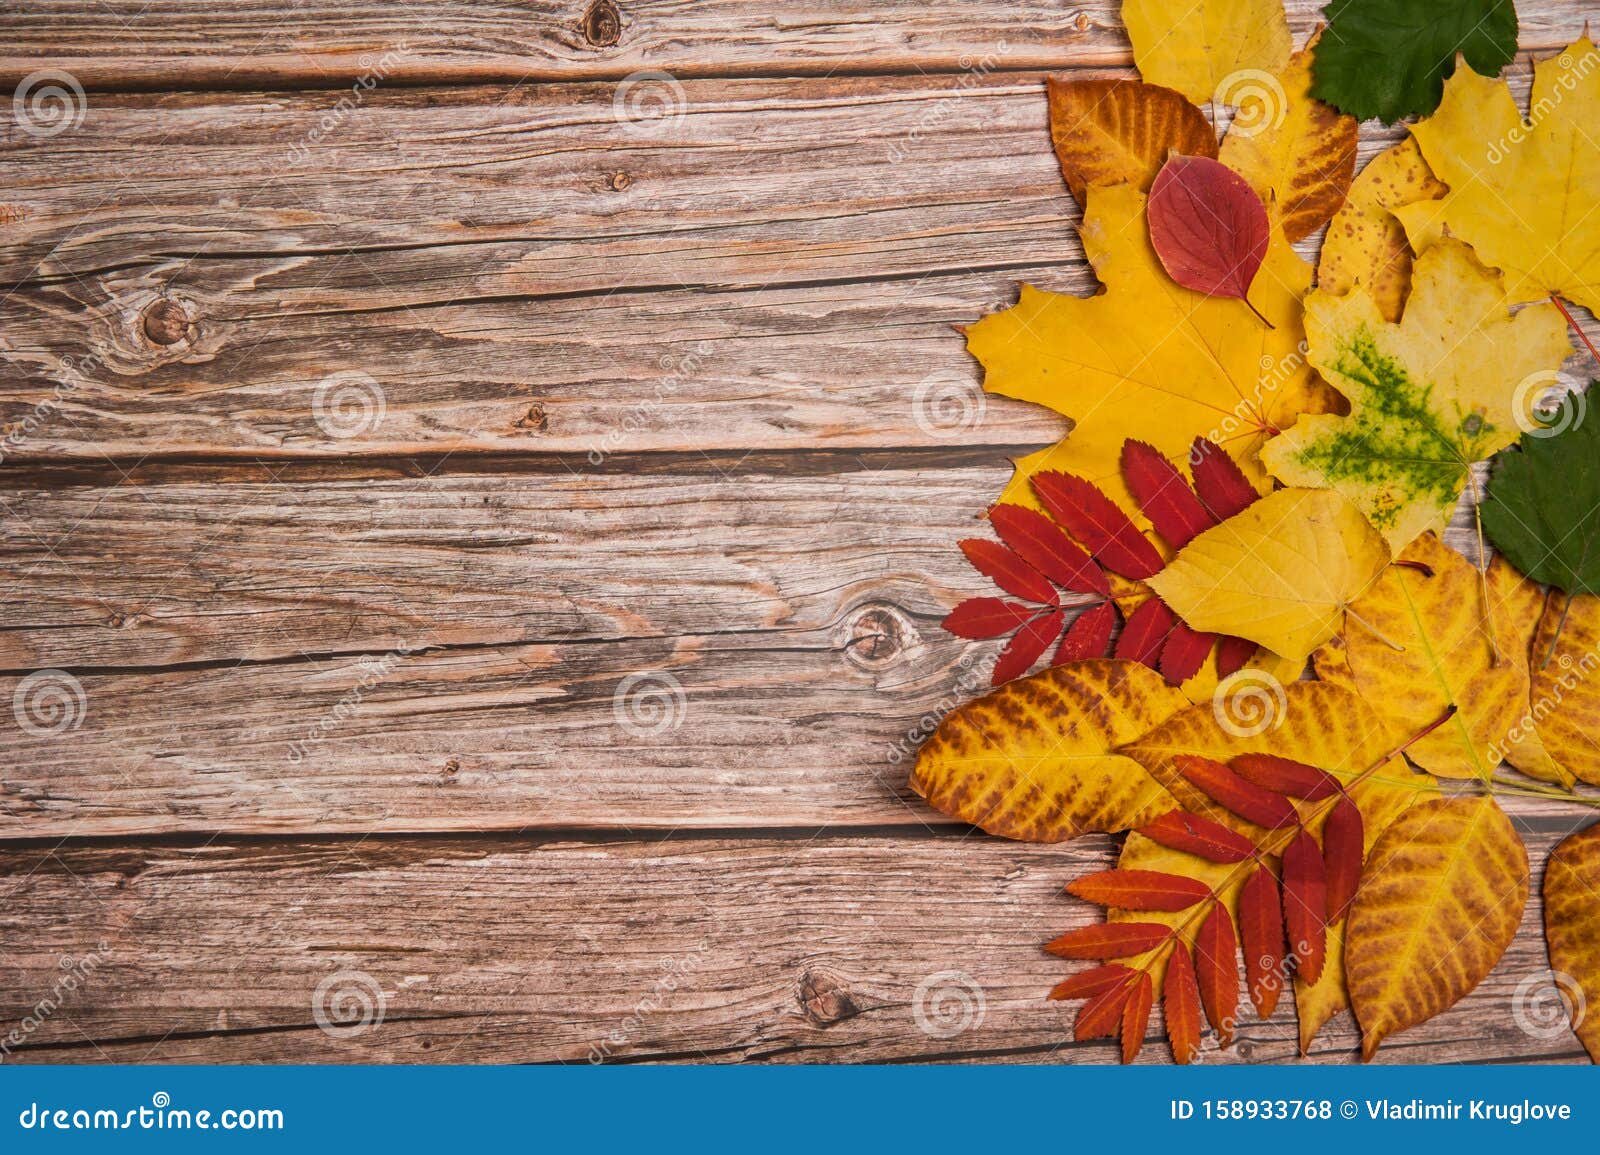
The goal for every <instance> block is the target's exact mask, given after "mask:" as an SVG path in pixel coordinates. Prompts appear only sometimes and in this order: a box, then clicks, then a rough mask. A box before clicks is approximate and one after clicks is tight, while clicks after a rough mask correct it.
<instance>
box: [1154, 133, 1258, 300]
mask: <svg viewBox="0 0 1600 1155" xmlns="http://www.w3.org/2000/svg"><path fill="white" fill-rule="evenodd" d="M1147 216H1148V219H1149V221H1150V244H1151V246H1152V247H1153V248H1154V249H1155V251H1156V257H1157V258H1158V259H1159V260H1160V261H1161V267H1162V268H1164V269H1166V270H1167V275H1168V276H1170V277H1171V278H1172V279H1173V280H1174V281H1177V282H1178V284H1180V285H1182V286H1183V287H1184V288H1186V289H1193V290H1194V291H1195V292H1197V293H1204V294H1205V295H1206V296H1208V297H1233V298H1237V299H1239V300H1248V297H1249V292H1250V284H1251V282H1252V281H1254V280H1255V277H1256V272H1257V271H1258V270H1259V269H1260V268H1261V262H1262V261H1263V260H1264V259H1265V258H1266V255H1267V245H1268V243H1269V241H1270V240H1271V234H1270V231H1269V228H1268V225H1267V210H1266V207H1265V206H1264V205H1262V203H1261V198H1260V197H1259V196H1257V195H1256V193H1255V190H1254V189H1252V188H1251V187H1250V185H1249V184H1248V183H1247V182H1246V181H1245V179H1244V178H1243V177H1241V176H1240V175H1239V174H1238V173H1236V172H1234V171H1233V170H1232V169H1230V168H1228V167H1227V165H1224V164H1219V163H1218V162H1216V161H1214V160H1209V159H1207V158H1205V157H1198V156H1175V157H1172V158H1171V159H1169V160H1168V161H1167V163H1166V164H1164V165H1162V166H1161V171H1160V172H1159V173H1157V174H1156V179H1155V180H1154V181H1153V182H1152V183H1151V185H1150V201H1149V204H1148V206H1147Z"/></svg>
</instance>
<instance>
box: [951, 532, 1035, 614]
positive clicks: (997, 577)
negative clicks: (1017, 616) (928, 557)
mask: <svg viewBox="0 0 1600 1155" xmlns="http://www.w3.org/2000/svg"><path fill="white" fill-rule="evenodd" d="M959 544H960V546H961V552H962V553H964V554H966V555H967V560H968V561H970V562H971V563H972V568H973V569H975V570H977V571H978V572H979V573H981V574H982V575H983V576H984V577H986V578H989V579H990V580H991V581H993V582H994V584H995V585H997V586H999V587H1000V588H1001V589H1003V590H1005V591H1006V593H1008V594H1014V595H1016V596H1017V597H1019V598H1027V599H1028V600H1029V601H1035V602H1043V603H1044V604H1045V605H1054V604H1055V601H1056V588H1055V586H1053V585H1051V584H1050V580H1049V579H1048V578H1046V577H1045V576H1044V575H1043V574H1042V573H1040V572H1039V571H1038V570H1036V569H1034V568H1033V567H1032V566H1031V565H1029V564H1028V563H1027V562H1025V561H1023V560H1022V559H1021V558H1020V557H1018V556H1017V555H1016V553H1015V552H1013V551H1012V550H1009V549H1007V548H1006V547H1005V546H1003V545H1001V544H1000V543H999V542H997V541H985V540H984V539H983V538H981V537H969V538H967V539H966V540H965V541H962V542H960V543H959Z"/></svg>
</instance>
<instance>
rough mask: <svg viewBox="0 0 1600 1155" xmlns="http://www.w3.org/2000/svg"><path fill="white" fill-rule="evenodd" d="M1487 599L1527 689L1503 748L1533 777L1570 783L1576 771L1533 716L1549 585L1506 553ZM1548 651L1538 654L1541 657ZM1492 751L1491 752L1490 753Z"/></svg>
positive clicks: (1503, 647)
mask: <svg viewBox="0 0 1600 1155" xmlns="http://www.w3.org/2000/svg"><path fill="white" fill-rule="evenodd" d="M1488 581H1489V605H1490V607H1491V611H1490V612H1491V615H1492V617H1493V619H1494V627H1495V634H1496V636H1497V637H1498V638H1499V639H1500V653H1501V656H1502V657H1503V658H1504V659H1505V660H1506V661H1508V662H1512V663H1515V664H1516V666H1517V667H1518V668H1519V669H1520V670H1522V671H1523V672H1524V673H1525V674H1526V675H1527V682H1528V691H1527V694H1526V695H1525V696H1524V697H1523V698H1522V700H1521V701H1520V702H1519V703H1518V705H1519V712H1518V716H1517V718H1516V720H1515V721H1514V722H1513V723H1512V724H1511V728H1510V730H1508V731H1507V732H1506V734H1505V735H1504V737H1503V739H1502V744H1501V750H1500V754H1501V756H1502V757H1504V758H1505V760H1506V761H1507V762H1509V763H1511V765H1513V766H1515V767H1516V768H1517V769H1518V770H1520V771H1522V773H1524V774H1526V775H1527V776H1528V777H1530V778H1538V779H1540V780H1541V781H1544V782H1555V783H1557V784H1559V785H1561V786H1566V787H1568V788H1570V787H1571V786H1572V783H1573V781H1574V778H1573V775H1572V772H1571V771H1569V770H1568V769H1567V768H1566V767H1565V766H1563V765H1562V764H1561V763H1560V762H1558V761H1556V759H1555V758H1554V757H1552V756H1551V754H1550V751H1549V749H1548V748H1547V747H1546V746H1545V744H1544V739H1543V738H1541V737H1540V736H1539V726H1538V721H1537V719H1535V717H1534V713H1533V709H1534V697H1533V679H1534V673H1535V671H1534V668H1533V661H1532V656H1533V641H1534V635H1535V633H1536V632H1537V630H1538V628H1539V621H1540V619H1541V618H1543V617H1544V606H1545V602H1546V600H1548V594H1547V592H1546V590H1545V588H1544V587H1543V586H1542V585H1540V584H1539V583H1538V582H1534V581H1530V580H1529V579H1527V578H1525V577H1523V576H1522V575H1521V574H1520V573H1518V572H1517V571H1516V570H1515V569H1514V568H1513V567H1512V566H1511V564H1510V563H1509V562H1507V561H1506V559H1505V558H1504V557H1501V556H1499V555H1498V554H1497V555H1496V556H1495V558H1494V560H1493V561H1491V562H1490V563H1489V573H1488ZM1543 657H1544V655H1542V654H1541V655H1540V660H1543ZM1492 756H1493V754H1492V753H1491V757H1492Z"/></svg>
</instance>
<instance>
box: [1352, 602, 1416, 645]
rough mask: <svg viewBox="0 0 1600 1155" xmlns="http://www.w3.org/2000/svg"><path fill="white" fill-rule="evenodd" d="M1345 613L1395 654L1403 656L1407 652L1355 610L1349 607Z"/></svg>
mask: <svg viewBox="0 0 1600 1155" xmlns="http://www.w3.org/2000/svg"><path fill="white" fill-rule="evenodd" d="M1344 612H1345V613H1346V614H1347V615H1348V616H1350V617H1352V618H1354V619H1355V620H1356V621H1358V622H1359V623H1361V625H1362V626H1364V627H1365V628H1366V630H1367V632H1368V633H1370V634H1371V635H1372V636H1373V637H1375V638H1377V639H1378V640H1379V641H1380V642H1382V643H1383V644H1384V645H1386V646H1388V647H1389V648H1390V649H1391V650H1393V651H1394V652H1395V653H1397V654H1403V653H1405V652H1406V648H1405V647H1404V646H1402V645H1401V644H1400V643H1399V642H1397V641H1395V640H1394V639H1393V638H1391V637H1390V636H1389V635H1388V634H1386V633H1384V632H1383V631H1382V630H1380V629H1379V628H1378V627H1377V626H1375V625H1373V624H1372V623H1371V622H1369V621H1367V619H1366V618H1364V617H1362V616H1361V615H1360V614H1358V613H1356V612H1355V610H1353V609H1351V608H1350V607H1349V606H1345V608H1344Z"/></svg>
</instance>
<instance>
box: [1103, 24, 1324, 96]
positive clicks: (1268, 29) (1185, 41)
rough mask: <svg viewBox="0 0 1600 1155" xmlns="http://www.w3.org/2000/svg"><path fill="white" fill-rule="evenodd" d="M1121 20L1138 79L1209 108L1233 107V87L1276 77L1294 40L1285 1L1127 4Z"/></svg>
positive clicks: (1287, 56) (1286, 59) (1287, 57)
mask: <svg viewBox="0 0 1600 1155" xmlns="http://www.w3.org/2000/svg"><path fill="white" fill-rule="evenodd" d="M1122 22H1123V23H1124V24H1126V25H1127V27H1128V39H1129V40H1131V41H1133V60H1134V63H1135V64H1137V65H1138V66H1139V75H1140V76H1143V77H1144V78H1145V79H1146V80H1149V81H1152V82H1153V83H1155V84H1165V85H1166V86H1167V87H1168V88H1176V89H1177V90H1178V91H1179V92H1181V93H1183V94H1184V95H1185V96H1187V97H1188V98H1189V99H1190V100H1193V101H1195V102H1197V103H1200V104H1204V103H1206V102H1207V101H1213V100H1214V101H1216V102H1218V103H1219V104H1233V103H1235V101H1234V100H1233V99H1231V98H1230V91H1231V89H1232V88H1233V87H1234V86H1236V85H1239V84H1243V83H1248V82H1249V81H1250V80H1252V79H1254V78H1252V77H1250V76H1243V77H1241V76H1240V75H1239V74H1240V73H1250V72H1261V73H1267V74H1272V73H1276V72H1278V71H1279V70H1281V69H1282V68H1283V66H1284V64H1285V63H1286V62H1287V61H1288V59H1289V50H1290V49H1291V48H1292V47H1293V46H1294V41H1293V40H1292V39H1291V38H1290V35H1289V21H1288V20H1287V19H1286V18H1285V16H1284V14H1283V4H1282V0H1182V3H1178V4H1174V3H1172V2H1171V0H1123V4H1122Z"/></svg>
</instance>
